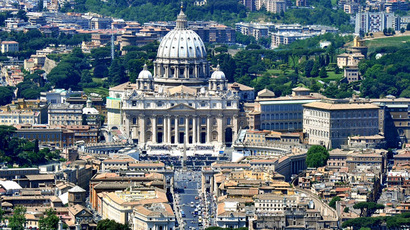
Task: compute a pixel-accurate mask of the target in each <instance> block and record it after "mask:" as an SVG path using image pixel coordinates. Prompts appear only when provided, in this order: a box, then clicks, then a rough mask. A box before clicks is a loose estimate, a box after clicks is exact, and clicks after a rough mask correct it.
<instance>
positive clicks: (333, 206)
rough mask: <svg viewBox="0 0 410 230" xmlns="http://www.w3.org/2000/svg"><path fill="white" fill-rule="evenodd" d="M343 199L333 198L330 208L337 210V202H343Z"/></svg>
mask: <svg viewBox="0 0 410 230" xmlns="http://www.w3.org/2000/svg"><path fill="white" fill-rule="evenodd" d="M341 200H342V199H340V197H338V196H335V197H333V198H332V200H330V202H329V206H330V207H332V208H334V209H336V201H341Z"/></svg>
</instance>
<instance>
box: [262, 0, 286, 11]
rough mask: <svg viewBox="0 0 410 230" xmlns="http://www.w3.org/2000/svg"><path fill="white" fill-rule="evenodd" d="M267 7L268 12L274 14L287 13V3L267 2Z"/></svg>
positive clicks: (280, 1)
mask: <svg viewBox="0 0 410 230" xmlns="http://www.w3.org/2000/svg"><path fill="white" fill-rule="evenodd" d="M265 7H266V10H267V11H268V12H272V13H274V14H280V13H282V12H283V13H284V12H285V11H286V1H282V0H265Z"/></svg>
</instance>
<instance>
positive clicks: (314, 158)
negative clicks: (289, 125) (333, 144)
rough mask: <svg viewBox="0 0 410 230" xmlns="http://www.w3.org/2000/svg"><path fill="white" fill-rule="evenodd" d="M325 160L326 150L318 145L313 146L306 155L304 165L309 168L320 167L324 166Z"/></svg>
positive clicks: (327, 155) (327, 154)
mask: <svg viewBox="0 0 410 230" xmlns="http://www.w3.org/2000/svg"><path fill="white" fill-rule="evenodd" d="M327 159H329V152H328V151H327V149H326V148H325V147H323V146H320V145H313V146H312V147H310V148H309V150H308V152H307V154H306V165H307V167H309V168H317V167H322V166H325V165H326V162H327Z"/></svg>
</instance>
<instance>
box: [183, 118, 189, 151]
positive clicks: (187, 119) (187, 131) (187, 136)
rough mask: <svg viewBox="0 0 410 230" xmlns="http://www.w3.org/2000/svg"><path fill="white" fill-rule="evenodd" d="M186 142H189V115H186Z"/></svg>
mask: <svg viewBox="0 0 410 230" xmlns="http://www.w3.org/2000/svg"><path fill="white" fill-rule="evenodd" d="M184 143H185V144H189V117H188V116H186V117H185V141H184Z"/></svg>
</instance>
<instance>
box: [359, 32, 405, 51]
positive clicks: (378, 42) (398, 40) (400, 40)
mask: <svg viewBox="0 0 410 230" xmlns="http://www.w3.org/2000/svg"><path fill="white" fill-rule="evenodd" d="M405 43H409V44H410V35H406V36H394V37H382V38H377V39H373V40H367V41H366V46H367V47H369V50H368V52H369V53H372V52H374V51H375V50H376V49H377V48H380V47H385V46H401V45H403V44H405Z"/></svg>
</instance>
